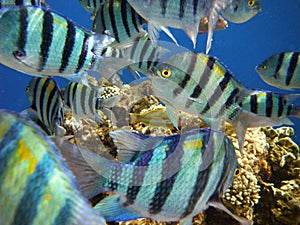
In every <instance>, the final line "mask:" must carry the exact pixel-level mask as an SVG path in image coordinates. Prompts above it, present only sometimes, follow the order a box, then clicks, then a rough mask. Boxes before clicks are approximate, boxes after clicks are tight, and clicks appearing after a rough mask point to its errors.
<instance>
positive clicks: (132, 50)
mask: <svg viewBox="0 0 300 225" xmlns="http://www.w3.org/2000/svg"><path fill="white" fill-rule="evenodd" d="M138 43H139V42H138V41H135V42H134V43H133V45H132V48H131V52H130V59H133V60H135V59H134V58H133V56H134V55H135V50H136V47H137V45H138Z"/></svg>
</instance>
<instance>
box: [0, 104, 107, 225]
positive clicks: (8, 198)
mask: <svg viewBox="0 0 300 225" xmlns="http://www.w3.org/2000/svg"><path fill="white" fill-rule="evenodd" d="M0 127H1V132H0V196H1V197H0V208H1V214H0V221H1V224H2V225H10V224H11V225H13V224H27V225H30V224H49V225H50V224H56V225H60V224H66V225H67V224H70V225H71V224H82V225H83V224H94V225H96V224H97V225H104V224H105V220H104V219H103V218H102V217H100V216H99V214H98V213H96V212H95V211H94V210H93V209H92V208H91V206H90V204H89V203H88V201H87V200H86V198H85V197H84V196H83V195H82V193H81V191H80V189H79V187H78V185H77V183H76V180H75V178H74V176H73V174H72V173H71V171H70V170H69V169H68V167H67V165H66V163H65V160H64V159H63V158H62V156H61V154H60V152H59V150H58V149H57V147H56V146H55V144H54V143H53V142H52V141H51V140H50V139H49V138H48V137H47V136H46V135H45V134H44V133H43V132H42V131H41V130H40V129H39V128H38V127H37V126H36V125H35V124H33V123H32V122H30V121H28V119H26V118H24V117H21V116H20V115H18V114H17V113H13V112H9V111H5V110H0Z"/></svg>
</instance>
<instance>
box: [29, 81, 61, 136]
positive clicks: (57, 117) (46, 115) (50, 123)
mask: <svg viewBox="0 0 300 225" xmlns="http://www.w3.org/2000/svg"><path fill="white" fill-rule="evenodd" d="M26 94H27V97H28V100H29V102H30V104H31V109H32V110H33V111H34V112H35V113H36V115H37V117H38V119H39V120H40V121H41V122H42V123H43V124H44V125H45V126H46V131H47V133H48V134H50V135H52V134H55V135H63V134H64V129H63V127H61V125H62V122H63V118H64V109H63V107H64V103H63V99H62V96H61V93H60V88H59V87H58V85H57V84H56V82H55V80H54V79H52V78H41V77H34V78H32V79H31V81H30V83H29V85H28V86H27V87H26Z"/></svg>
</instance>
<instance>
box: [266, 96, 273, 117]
mask: <svg viewBox="0 0 300 225" xmlns="http://www.w3.org/2000/svg"><path fill="white" fill-rule="evenodd" d="M272 110H273V96H272V92H267V96H266V116H267V117H271V116H272Z"/></svg>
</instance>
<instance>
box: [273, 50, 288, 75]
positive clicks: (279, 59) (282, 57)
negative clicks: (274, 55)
mask: <svg viewBox="0 0 300 225" xmlns="http://www.w3.org/2000/svg"><path fill="white" fill-rule="evenodd" d="M284 54H285V53H284V52H282V53H280V54H279V57H278V62H277V66H276V69H275V74H274V75H273V76H274V77H275V78H278V77H277V76H278V75H277V74H278V72H279V70H280V68H281V65H282V63H283V59H284Z"/></svg>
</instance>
